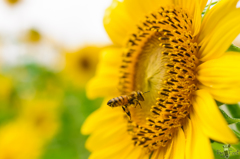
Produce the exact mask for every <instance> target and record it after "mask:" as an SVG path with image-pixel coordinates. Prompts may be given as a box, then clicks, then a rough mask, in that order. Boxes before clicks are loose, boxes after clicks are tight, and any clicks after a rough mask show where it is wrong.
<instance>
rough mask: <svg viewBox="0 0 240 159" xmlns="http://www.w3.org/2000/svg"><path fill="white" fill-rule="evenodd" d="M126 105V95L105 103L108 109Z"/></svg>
mask: <svg viewBox="0 0 240 159" xmlns="http://www.w3.org/2000/svg"><path fill="white" fill-rule="evenodd" d="M126 104H128V97H127V96H126V95H123V96H119V97H116V98H113V99H111V100H109V101H108V103H107V105H109V106H110V107H118V106H122V105H126Z"/></svg>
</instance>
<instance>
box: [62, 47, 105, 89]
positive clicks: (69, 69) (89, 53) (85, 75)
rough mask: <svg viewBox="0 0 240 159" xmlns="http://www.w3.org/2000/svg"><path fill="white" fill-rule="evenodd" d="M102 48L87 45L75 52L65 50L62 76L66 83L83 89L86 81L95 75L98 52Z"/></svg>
mask: <svg viewBox="0 0 240 159" xmlns="http://www.w3.org/2000/svg"><path fill="white" fill-rule="evenodd" d="M104 48H105V47H103V46H96V45H87V46H83V47H81V48H79V49H76V50H75V51H74V50H67V49H65V51H64V55H65V66H64V69H63V71H62V76H63V78H65V79H66V82H67V83H68V84H72V85H73V86H75V87H78V88H85V85H86V83H87V82H88V80H89V79H90V78H91V77H93V76H94V74H95V70H96V66H97V63H98V60H99V56H100V52H101V50H102V49H104Z"/></svg>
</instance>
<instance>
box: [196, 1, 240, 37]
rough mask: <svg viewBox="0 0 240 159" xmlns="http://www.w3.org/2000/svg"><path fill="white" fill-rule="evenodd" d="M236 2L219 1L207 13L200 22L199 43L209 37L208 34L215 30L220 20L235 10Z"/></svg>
mask: <svg viewBox="0 0 240 159" xmlns="http://www.w3.org/2000/svg"><path fill="white" fill-rule="evenodd" d="M238 1H239V0H231V1H229V0H221V1H219V2H218V3H217V4H216V5H214V6H213V7H212V8H211V9H210V10H209V11H208V13H207V14H206V15H205V16H204V19H203V22H202V26H201V31H200V34H199V41H202V40H203V39H204V38H206V37H207V36H210V33H211V32H212V31H214V29H215V28H217V24H218V23H219V22H220V21H222V18H224V17H225V16H226V15H228V14H229V13H230V11H232V10H233V9H234V8H236V4H237V2H238Z"/></svg>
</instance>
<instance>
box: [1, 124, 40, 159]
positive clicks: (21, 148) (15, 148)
mask: <svg viewBox="0 0 240 159" xmlns="http://www.w3.org/2000/svg"><path fill="white" fill-rule="evenodd" d="M0 141H1V142H0V159H37V158H39V157H40V155H41V153H42V148H43V143H42V141H41V139H40V138H39V136H38V135H37V133H36V131H35V130H34V129H32V128H31V127H29V126H28V125H27V124H25V123H23V122H18V121H17V122H11V123H8V124H7V125H4V126H3V127H0Z"/></svg>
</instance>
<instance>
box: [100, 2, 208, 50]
mask: <svg viewBox="0 0 240 159" xmlns="http://www.w3.org/2000/svg"><path fill="white" fill-rule="evenodd" d="M205 4H206V0H201V1H197V0H194V1H193V0H168V1H165V0H151V1H146V0H124V1H119V0H113V1H112V4H111V5H110V7H109V8H107V9H106V12H105V16H104V27H105V30H106V31H107V33H108V35H109V37H110V38H111V40H112V41H113V42H114V43H115V44H118V45H121V46H124V45H125V44H126V42H127V40H128V37H129V35H130V34H132V33H134V32H135V31H136V30H137V25H138V24H139V23H140V22H141V21H142V20H143V19H144V18H145V16H147V15H148V14H150V13H152V12H155V11H157V9H159V8H160V7H161V6H162V7H165V6H172V5H175V6H179V7H181V8H183V9H184V10H186V11H188V13H189V15H190V16H191V17H193V19H194V20H193V32H194V35H196V34H197V33H198V32H199V30H200V24H201V11H202V10H203V8H204V7H203V6H205ZM133 8H134V9H133Z"/></svg>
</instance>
